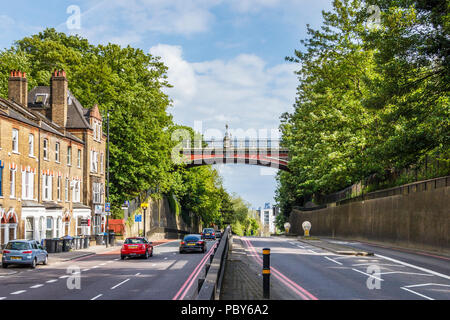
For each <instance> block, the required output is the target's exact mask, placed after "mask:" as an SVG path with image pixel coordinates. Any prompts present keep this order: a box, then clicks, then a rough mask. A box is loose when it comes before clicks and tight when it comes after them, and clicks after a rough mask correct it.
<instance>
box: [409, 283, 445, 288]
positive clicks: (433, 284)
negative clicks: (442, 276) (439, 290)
mask: <svg viewBox="0 0 450 320" xmlns="http://www.w3.org/2000/svg"><path fill="white" fill-rule="evenodd" d="M425 286H441V287H450V284H442V283H422V284H412V285H409V286H404V287H405V288H415V287H425Z"/></svg>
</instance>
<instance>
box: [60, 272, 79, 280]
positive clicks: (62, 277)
mask: <svg viewBox="0 0 450 320" xmlns="http://www.w3.org/2000/svg"><path fill="white" fill-rule="evenodd" d="M77 273H78V272H77ZM68 277H69V275H65V276H61V277H59V278H60V279H65V278H68Z"/></svg>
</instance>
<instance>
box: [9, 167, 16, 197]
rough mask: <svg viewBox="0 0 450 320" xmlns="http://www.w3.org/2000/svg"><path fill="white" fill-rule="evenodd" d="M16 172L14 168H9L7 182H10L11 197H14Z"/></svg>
mask: <svg viewBox="0 0 450 320" xmlns="http://www.w3.org/2000/svg"><path fill="white" fill-rule="evenodd" d="M16 172H17V170H16V169H13V168H11V170H10V176H9V183H10V188H9V197H10V198H11V199H15V198H16Z"/></svg>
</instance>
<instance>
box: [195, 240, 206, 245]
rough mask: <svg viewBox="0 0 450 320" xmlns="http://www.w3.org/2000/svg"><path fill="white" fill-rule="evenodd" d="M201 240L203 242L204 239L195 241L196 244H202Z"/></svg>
mask: <svg viewBox="0 0 450 320" xmlns="http://www.w3.org/2000/svg"><path fill="white" fill-rule="evenodd" d="M203 242H205V241H203V240H201V241H197V243H198V244H202V243H203Z"/></svg>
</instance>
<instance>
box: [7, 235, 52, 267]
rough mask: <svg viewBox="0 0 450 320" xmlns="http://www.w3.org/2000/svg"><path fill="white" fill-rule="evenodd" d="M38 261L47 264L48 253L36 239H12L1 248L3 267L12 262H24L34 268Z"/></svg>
mask: <svg viewBox="0 0 450 320" xmlns="http://www.w3.org/2000/svg"><path fill="white" fill-rule="evenodd" d="M38 263H42V264H44V265H45V264H48V253H47V251H46V250H45V249H44V247H42V246H41V244H40V243H39V242H38V241H36V240H12V241H9V242H8V244H7V245H6V247H5V249H3V256H2V267H3V268H7V267H8V266H9V265H12V264H22V265H23V264H25V265H30V266H31V267H32V268H36V265H37V264H38Z"/></svg>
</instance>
